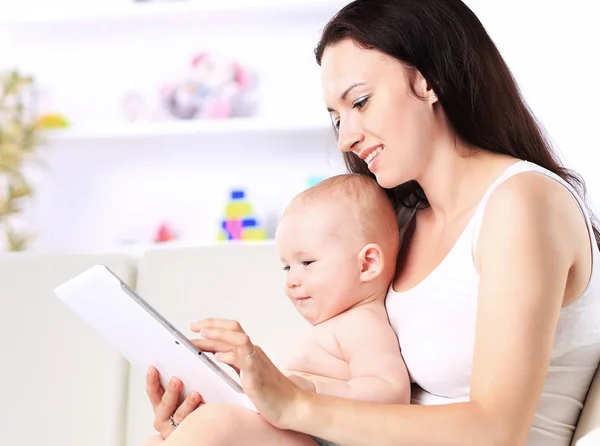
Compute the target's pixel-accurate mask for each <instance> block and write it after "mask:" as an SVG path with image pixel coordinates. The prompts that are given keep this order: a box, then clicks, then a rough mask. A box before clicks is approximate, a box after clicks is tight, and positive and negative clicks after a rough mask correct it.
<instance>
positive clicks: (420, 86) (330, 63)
mask: <svg viewBox="0 0 600 446" xmlns="http://www.w3.org/2000/svg"><path fill="white" fill-rule="evenodd" d="M321 81H322V86H323V94H324V99H325V103H326V105H327V108H328V109H329V112H330V114H331V118H332V120H333V122H334V124H335V125H336V127H337V128H338V131H339V139H338V147H339V149H340V150H341V151H343V152H353V153H355V154H356V155H357V156H359V157H360V158H362V159H363V160H364V162H365V163H367V166H368V168H369V170H370V171H371V172H373V174H375V176H376V178H377V181H378V183H379V184H380V185H381V186H382V187H384V188H393V187H395V186H397V185H399V184H402V183H405V182H407V181H410V180H418V179H419V177H420V176H421V175H422V173H423V171H424V168H425V166H426V165H427V163H428V161H429V159H430V156H431V154H432V153H433V145H434V144H433V143H434V139H435V135H436V127H437V126H438V124H437V121H436V117H435V113H434V109H433V104H434V103H435V102H436V101H437V99H435V98H433V97H432V96H433V93H434V92H433V91H432V90H430V89H429V87H428V85H427V82H426V81H425V80H424V78H423V77H422V76H421V75H420V73H418V72H417V71H416V70H415V71H411V70H410V69H408V68H406V67H405V66H404V65H403V64H402V63H400V62H399V61H398V60H396V59H394V58H393V57H390V56H388V55H386V54H383V53H381V52H379V51H375V50H365V49H362V48H360V47H358V46H357V45H356V44H355V43H354V42H353V41H352V40H350V39H346V40H343V41H341V42H339V43H337V44H335V45H330V46H328V47H327V48H326V49H325V52H324V54H323V58H322V60H321ZM411 83H412V84H413V86H414V90H415V91H416V93H417V94H418V95H419V96H420V97H421V98H426V99H421V98H419V97H417V96H415V95H414V94H413V92H412V90H411Z"/></svg>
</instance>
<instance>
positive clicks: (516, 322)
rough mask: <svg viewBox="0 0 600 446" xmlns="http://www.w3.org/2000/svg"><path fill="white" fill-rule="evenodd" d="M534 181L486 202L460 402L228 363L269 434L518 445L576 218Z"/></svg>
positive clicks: (429, 444) (540, 378)
mask: <svg viewBox="0 0 600 446" xmlns="http://www.w3.org/2000/svg"><path fill="white" fill-rule="evenodd" d="M538 177H539V176H530V175H525V174H524V175H519V176H517V177H515V178H513V179H511V180H509V181H507V182H506V183H504V184H503V185H502V186H501V187H499V188H498V190H497V191H496V192H495V193H494V194H493V196H492V198H491V199H490V201H489V202H488V206H487V210H486V216H485V219H484V222H483V226H482V230H481V234H480V237H479V243H478V250H477V264H478V267H479V270H480V275H481V282H480V290H479V300H478V314H477V328H476V342H475V346H474V358H473V367H472V380H471V400H470V401H469V402H466V403H457V404H450V405H444V406H410V405H376V404H370V403H364V402H354V401H350V400H345V399H340V398H334V397H328V396H323V395H318V394H315V393H310V392H305V391H302V390H300V389H298V388H297V387H295V386H293V385H292V384H291V383H290V382H289V380H285V379H280V378H278V377H277V376H276V374H275V373H274V372H273V369H272V368H270V367H269V366H268V365H267V363H266V362H264V359H263V358H262V355H256V356H257V357H258V360H257V361H256V363H253V362H252V361H250V362H248V361H244V360H240V361H238V363H239V364H240V365H242V367H240V368H241V369H242V381H243V386H244V389H245V390H246V391H247V392H248V393H249V395H250V397H251V398H252V400H253V401H254V402H255V404H257V407H259V410H260V411H261V414H262V415H263V417H265V418H266V419H267V420H268V421H270V422H271V423H273V424H274V425H276V426H277V427H280V428H284V429H291V430H296V431H300V432H304V433H308V434H311V435H315V436H318V437H321V438H326V439H328V440H330V441H333V442H337V443H341V444H351V445H372V444H378V445H413V444H414V445H419V446H438V445H439V446H442V445H443V446H452V445H457V446H468V445H474V446H487V445H490V446H500V445H502V446H518V445H522V444H524V442H525V439H526V437H527V434H528V431H529V428H530V425H531V422H532V419H533V416H534V413H535V409H536V407H537V404H538V401H539V397H540V394H541V390H542V387H543V384H544V380H545V377H546V371H547V368H548V364H549V360H550V354H551V350H552V345H553V340H554V331H555V328H556V324H557V319H558V316H559V312H560V308H561V305H562V301H563V297H564V293H565V286H566V282H567V277H568V274H569V270H570V268H571V266H572V264H573V262H574V252H575V247H574V245H575V243H574V242H573V240H574V238H573V235H572V234H573V231H571V230H569V229H572V228H573V224H572V221H573V215H574V214H573V212H578V210H577V209H576V207H575V205H574V202H573V201H572V200H571V198H570V197H565V195H562V194H559V195H555V196H554V197H551V196H549V194H548V185H547V183H546V182H545V181H544V180H541V179H540V178H538ZM553 191H555V189H553ZM565 209H569V211H567V212H565ZM571 210H572V212H571ZM578 228H580V227H578ZM210 325H211V324H210V323H208V326H210ZM212 336H214V338H215V339H218V340H220V341H223V340H225V341H227V342H225V343H226V344H229V345H234V346H235V345H241V344H235V343H236V342H240V340H241V338H239V337H237V338H236V337H235V336H233V335H229V334H226V333H225V332H223V331H219V330H217V332H211V330H208V331H207V333H206V337H212ZM246 338H247V337H246ZM230 348H231V347H230ZM236 348H237V347H236ZM243 351H248V347H244V350H243ZM259 351H260V349H259ZM261 353H262V352H261ZM423 354H436V352H423ZM226 359H228V360H229V361H233V356H231V355H230V356H229V357H228V358H226ZM440 373H444V371H443V370H440Z"/></svg>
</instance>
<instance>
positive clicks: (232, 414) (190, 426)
mask: <svg viewBox="0 0 600 446" xmlns="http://www.w3.org/2000/svg"><path fill="white" fill-rule="evenodd" d="M244 410H245V409H242V408H240V407H235V406H230V405H227V404H215V403H213V404H203V405H202V406H200V407H198V408H197V409H196V410H194V411H193V412H192V413H191V414H189V415H188V416H187V417H186V418H185V419H184V420H183V421H182V423H181V425H180V426H179V428H184V429H186V430H193V431H197V432H198V433H201V432H202V433H204V434H206V433H207V432H210V436H211V437H215V438H221V439H225V438H226V437H228V436H230V435H231V433H232V430H234V429H232V427H233V426H239V425H240V424H241V423H243V421H244V418H245V417H244V416H243V415H244V414H243V413H242V411H244ZM179 428H178V429H179Z"/></svg>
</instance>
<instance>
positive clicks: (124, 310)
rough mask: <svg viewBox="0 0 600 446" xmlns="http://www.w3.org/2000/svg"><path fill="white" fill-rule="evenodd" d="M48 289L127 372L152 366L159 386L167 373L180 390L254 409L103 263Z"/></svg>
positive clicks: (216, 368)
mask: <svg viewBox="0 0 600 446" xmlns="http://www.w3.org/2000/svg"><path fill="white" fill-rule="evenodd" d="M54 292H55V294H56V295H57V296H58V297H59V298H60V299H61V300H62V301H63V302H64V303H65V304H66V305H67V306H69V308H71V310H73V311H74V312H75V313H77V314H78V315H79V316H80V317H81V318H82V319H83V320H84V321H85V322H87V323H88V324H89V325H90V326H91V327H93V328H94V329H95V330H96V331H98V332H99V333H100V334H101V335H102V336H103V337H104V338H105V339H106V340H107V341H108V342H109V343H110V344H111V345H112V346H114V347H115V348H116V349H117V350H118V351H119V352H120V353H121V354H122V355H123V357H124V358H125V359H127V360H128V361H129V362H130V363H131V365H132V369H133V370H132V372H133V373H141V374H143V373H145V372H146V370H147V369H148V367H150V366H154V367H156V368H157V369H158V371H159V372H160V375H161V380H162V384H163V386H166V384H167V382H168V379H169V378H170V377H171V376H176V377H178V378H179V379H181V381H182V382H183V385H184V391H183V395H187V394H188V393H189V392H190V391H192V390H196V391H198V392H199V393H200V394H201V395H202V396H203V398H204V400H205V401H206V402H221V403H229V404H236V405H240V406H243V407H246V408H248V409H250V410H256V409H255V408H254V405H253V404H252V402H251V401H250V399H249V398H248V397H247V396H246V395H245V394H244V393H243V391H242V390H241V388H240V386H239V384H238V383H237V382H236V381H234V380H233V379H232V378H231V377H230V376H229V375H228V374H226V373H225V372H224V371H223V370H222V369H221V368H219V366H217V365H216V364H214V363H213V362H212V361H210V359H208V358H207V357H206V356H205V355H203V354H202V353H200V352H198V351H197V350H196V349H195V348H194V346H193V345H192V344H191V343H190V342H189V341H188V340H187V339H186V338H185V337H184V336H183V335H182V334H181V333H180V332H179V331H177V330H176V329H175V328H174V327H173V326H172V325H171V324H170V323H169V322H168V321H166V320H164V319H163V318H162V317H161V316H160V315H159V314H158V313H156V311H155V310H154V309H153V308H152V307H151V306H150V305H148V303H147V302H145V301H144V300H143V299H142V298H141V297H140V296H138V295H137V294H136V293H135V292H134V291H132V290H131V289H130V288H128V287H127V285H126V284H125V283H123V282H122V281H121V280H120V279H119V278H118V277H117V276H116V275H114V274H113V273H112V272H111V271H110V270H109V269H108V268H107V267H106V266H103V265H95V266H93V267H91V268H89V269H88V270H86V271H84V272H83V273H81V274H79V275H77V276H76V277H74V278H72V279H71V280H69V281H68V282H66V283H64V284H63V285H61V286H59V287H57V288H56V289H55V290H54Z"/></svg>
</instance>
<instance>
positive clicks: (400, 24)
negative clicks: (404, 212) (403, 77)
mask: <svg viewBox="0 0 600 446" xmlns="http://www.w3.org/2000/svg"><path fill="white" fill-rule="evenodd" d="M347 38H349V39H351V40H353V41H354V42H355V43H357V44H358V45H360V46H361V47H363V48H366V49H376V50H378V51H381V52H382V53H385V54H387V55H389V56H391V57H394V58H396V59H397V60H399V61H401V62H403V63H404V64H405V65H407V66H409V67H411V68H414V69H416V70H418V71H419V72H420V73H421V74H422V75H423V77H424V78H425V79H426V80H427V82H428V83H429V85H430V86H431V87H432V88H433V90H434V91H435V93H436V94H437V96H438V98H439V99H438V101H439V103H440V104H441V106H442V108H443V110H444V113H445V115H446V117H447V119H448V122H449V124H450V125H451V127H452V128H453V129H454V131H455V132H456V135H457V137H458V138H460V140H462V141H463V142H464V143H465V144H467V145H469V146H474V147H479V148H482V149H484V150H488V151H490V152H496V153H502V154H507V155H512V156H514V157H516V158H518V159H523V160H527V161H530V162H532V163H535V164H538V165H539V166H542V167H544V168H546V169H548V170H550V171H552V172H554V173H555V174H556V175H558V176H560V177H561V178H562V179H564V180H565V181H567V182H568V183H569V184H570V185H571V186H573V187H574V188H575V190H576V191H577V192H578V193H579V195H580V197H581V198H582V199H583V200H584V201H585V196H586V188H585V183H584V181H583V179H581V178H580V177H579V176H578V175H577V174H576V173H575V172H573V171H572V170H569V169H567V168H565V167H563V166H562V165H561V163H560V161H559V160H558V158H557V157H556V156H555V154H554V152H553V150H552V148H551V144H550V142H549V141H548V139H547V138H546V135H545V134H544V132H543V130H542V128H541V126H539V125H538V123H537V122H536V119H535V118H534V116H533V114H532V112H531V111H530V110H529V108H528V106H527V104H526V103H525V101H524V100H523V98H522V96H521V93H520V91H519V88H518V86H517V83H516V81H515V79H514V78H513V76H512V74H511V72H510V70H509V68H508V66H507V65H506V63H505V62H504V60H503V58H502V56H501V55H500V52H499V51H498V49H497V48H496V46H495V44H494V43H493V42H492V40H491V38H490V37H489V35H488V34H487V32H486V30H485V29H484V27H483V25H482V24H481V22H480V21H479V19H478V18H477V17H476V16H475V14H474V13H473V12H472V11H471V10H470V9H469V8H468V7H467V6H466V5H465V4H464V3H463V2H462V1H461V0H355V1H353V2H352V3H350V4H348V5H346V6H345V7H344V8H342V9H341V10H340V11H339V12H338V13H337V14H336V15H335V16H334V17H333V18H332V19H331V20H330V21H329V23H328V24H327V26H326V27H325V29H324V30H323V33H322V36H321V40H320V42H319V44H318V46H317V48H316V49H315V55H316V58H317V63H318V64H319V65H320V64H321V59H322V57H323V52H324V51H325V48H326V47H327V46H328V45H332V44H335V43H337V42H339V41H341V40H344V39H347ZM344 159H345V162H346V167H347V168H348V170H349V171H350V172H354V173H360V174H364V175H368V176H371V177H373V175H372V173H371V172H370V171H369V170H368V169H367V166H366V164H365V163H364V162H363V161H362V160H360V159H359V158H358V157H357V156H356V155H355V154H353V153H345V154H344ZM387 193H388V196H389V197H390V199H391V200H392V202H393V204H394V206H395V207H396V209H398V208H399V207H400V206H405V207H415V206H422V205H425V206H427V199H426V197H425V194H424V192H423V189H422V188H421V187H420V186H419V184H418V183H416V182H415V181H410V182H408V183H405V184H402V185H400V186H397V187H395V188H393V189H389V190H387ZM587 210H588V213H589V214H588V215H589V216H590V218H591V219H592V224H593V226H594V235H595V238H596V243H597V244H598V246H600V231H599V230H598V223H597V220H596V219H595V217H594V214H593V213H592V212H591V210H590V209H589V207H588V209H587Z"/></svg>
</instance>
